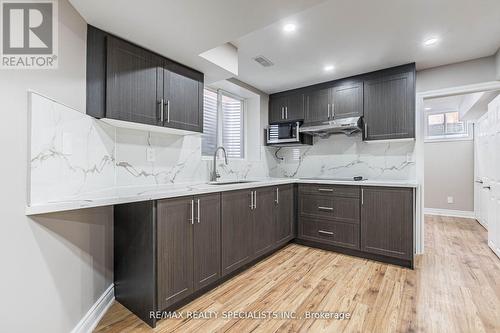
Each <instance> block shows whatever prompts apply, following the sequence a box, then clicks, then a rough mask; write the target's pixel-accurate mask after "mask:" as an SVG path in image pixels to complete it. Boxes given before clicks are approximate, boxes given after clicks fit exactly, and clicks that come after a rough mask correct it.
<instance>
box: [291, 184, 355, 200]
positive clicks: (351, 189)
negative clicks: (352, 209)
mask: <svg viewBox="0 0 500 333" xmlns="http://www.w3.org/2000/svg"><path fill="white" fill-rule="evenodd" d="M360 191H361V190H360V187H359V186H356V185H322V184H300V185H299V193H311V194H321V195H328V196H340V197H349V198H359V197H360Z"/></svg>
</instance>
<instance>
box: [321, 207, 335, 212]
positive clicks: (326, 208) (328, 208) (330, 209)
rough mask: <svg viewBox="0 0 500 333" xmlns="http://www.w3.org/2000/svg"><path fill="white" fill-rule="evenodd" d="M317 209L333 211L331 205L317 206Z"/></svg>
mask: <svg viewBox="0 0 500 333" xmlns="http://www.w3.org/2000/svg"><path fill="white" fill-rule="evenodd" d="M318 209H319V210H327V211H330V212H333V208H332V207H324V206H318Z"/></svg>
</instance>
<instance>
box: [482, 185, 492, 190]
mask: <svg viewBox="0 0 500 333" xmlns="http://www.w3.org/2000/svg"><path fill="white" fill-rule="evenodd" d="M483 188H486V189H488V190H491V186H483Z"/></svg>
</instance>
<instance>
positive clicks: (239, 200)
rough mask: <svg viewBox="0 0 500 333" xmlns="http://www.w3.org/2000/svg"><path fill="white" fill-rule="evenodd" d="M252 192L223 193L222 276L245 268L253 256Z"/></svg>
mask: <svg viewBox="0 0 500 333" xmlns="http://www.w3.org/2000/svg"><path fill="white" fill-rule="evenodd" d="M250 193H251V191H250V190H242V191H231V192H223V193H222V232H221V234H222V275H226V274H229V273H231V272H232V271H234V270H236V269H238V268H239V267H241V266H243V265H244V264H245V263H247V262H248V261H249V260H250V259H251V255H252V241H253V240H252V232H253V226H252V211H251V209H250V203H251V195H250Z"/></svg>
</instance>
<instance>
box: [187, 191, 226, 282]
mask: <svg viewBox="0 0 500 333" xmlns="http://www.w3.org/2000/svg"><path fill="white" fill-rule="evenodd" d="M195 205H196V211H195V216H196V219H195V224H194V229H193V239H194V240H193V252H194V255H193V258H194V268H193V272H194V290H198V289H200V288H203V287H205V286H207V285H209V284H210V283H212V282H214V281H216V280H217V279H219V278H220V276H221V265H220V256H221V247H220V217H221V215H220V193H216V194H207V195H202V196H197V197H196V198H195Z"/></svg>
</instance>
